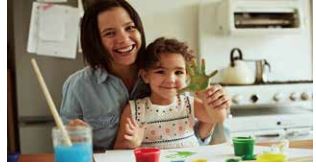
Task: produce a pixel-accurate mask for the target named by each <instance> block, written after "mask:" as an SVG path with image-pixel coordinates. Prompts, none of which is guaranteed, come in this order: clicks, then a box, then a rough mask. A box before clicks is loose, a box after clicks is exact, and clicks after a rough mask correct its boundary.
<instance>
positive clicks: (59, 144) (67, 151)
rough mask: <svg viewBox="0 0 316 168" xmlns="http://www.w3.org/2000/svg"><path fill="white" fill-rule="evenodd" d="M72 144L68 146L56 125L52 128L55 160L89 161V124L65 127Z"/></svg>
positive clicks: (90, 142)
mask: <svg viewBox="0 0 316 168" xmlns="http://www.w3.org/2000/svg"><path fill="white" fill-rule="evenodd" d="M66 130H67V132H68V135H69V137H70V140H71V142H72V145H71V146H69V145H68V144H67V143H66V141H65V138H64V136H63V134H62V132H61V130H59V129H58V128H57V127H54V128H53V131H52V137H53V145H54V152H55V161H56V162H91V161H92V155H93V152H92V132H91V127H89V126H75V127H66Z"/></svg>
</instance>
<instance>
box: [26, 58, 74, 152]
mask: <svg viewBox="0 0 316 168" xmlns="http://www.w3.org/2000/svg"><path fill="white" fill-rule="evenodd" d="M31 63H32V66H33V69H34V72H35V74H36V77H37V80H38V82H39V83H40V86H41V88H42V91H43V93H44V96H45V99H46V101H47V103H48V106H49V109H50V112H51V114H52V115H53V118H54V120H55V123H56V125H57V127H58V128H59V129H60V130H61V132H62V134H63V136H64V138H65V141H66V144H67V145H69V146H71V145H72V144H71V140H70V138H69V135H68V133H67V131H66V129H65V126H64V124H63V122H62V120H61V118H60V116H59V114H58V112H57V109H56V106H55V103H54V101H53V99H52V97H51V95H50V93H49V91H48V88H47V85H46V83H45V81H44V78H43V76H42V74H41V71H40V69H39V67H38V65H37V62H36V60H35V59H34V58H32V59H31Z"/></svg>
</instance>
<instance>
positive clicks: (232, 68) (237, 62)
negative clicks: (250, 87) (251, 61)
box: [222, 48, 255, 84]
mask: <svg viewBox="0 0 316 168" xmlns="http://www.w3.org/2000/svg"><path fill="white" fill-rule="evenodd" d="M236 54H237V55H236ZM222 75H223V76H222V83H224V84H253V83H254V82H255V74H254V72H253V71H252V70H251V69H250V68H249V67H248V65H247V63H246V61H245V60H243V58H242V52H241V50H240V49H239V48H233V49H232V50H231V52H230V65H229V66H228V67H227V68H225V69H224V70H223V72H222Z"/></svg>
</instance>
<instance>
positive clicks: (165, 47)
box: [138, 37, 195, 70]
mask: <svg viewBox="0 0 316 168" xmlns="http://www.w3.org/2000/svg"><path fill="white" fill-rule="evenodd" d="M163 53H176V54H181V55H182V56H183V58H184V60H185V62H186V63H187V64H190V63H191V62H192V61H194V60H195V56H194V55H193V51H192V50H191V49H190V48H189V47H188V45H187V44H186V43H184V42H180V41H178V40H176V39H168V38H164V37H160V38H158V39H156V40H155V41H154V42H152V43H150V44H149V45H148V46H147V49H146V51H145V55H146V59H142V60H141V62H139V63H140V64H139V66H138V67H139V68H141V69H145V70H148V69H150V68H152V67H154V66H155V65H156V64H157V63H158V62H159V60H160V55H161V54H163Z"/></svg>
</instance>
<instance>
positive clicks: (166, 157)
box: [94, 144, 313, 162]
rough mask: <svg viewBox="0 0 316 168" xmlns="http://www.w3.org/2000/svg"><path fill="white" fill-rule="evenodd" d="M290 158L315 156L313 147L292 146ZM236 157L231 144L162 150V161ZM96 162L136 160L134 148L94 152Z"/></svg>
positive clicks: (219, 160) (266, 149)
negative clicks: (298, 147) (300, 147)
mask: <svg viewBox="0 0 316 168" xmlns="http://www.w3.org/2000/svg"><path fill="white" fill-rule="evenodd" d="M269 149H270V148H269V147H262V146H255V153H256V154H259V153H261V152H263V151H268V150H269ZM181 152H186V153H193V154H192V155H185V156H184V155H182V154H181ZM287 154H288V158H289V160H290V161H291V159H293V160H294V159H295V158H301V157H307V156H311V158H312V156H313V150H311V149H295V148H290V149H288V151H287ZM231 157H234V149H233V147H232V146H231V145H229V144H220V145H209V146H200V147H196V148H181V149H165V150H161V154H160V161H161V162H171V161H186V162H190V161H192V160H194V159H206V160H208V161H209V162H224V161H225V160H226V159H227V158H231ZM94 158H95V161H96V162H134V161H135V157H134V154H133V150H107V151H106V152H105V153H98V154H94Z"/></svg>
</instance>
